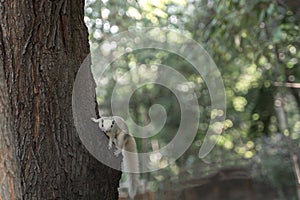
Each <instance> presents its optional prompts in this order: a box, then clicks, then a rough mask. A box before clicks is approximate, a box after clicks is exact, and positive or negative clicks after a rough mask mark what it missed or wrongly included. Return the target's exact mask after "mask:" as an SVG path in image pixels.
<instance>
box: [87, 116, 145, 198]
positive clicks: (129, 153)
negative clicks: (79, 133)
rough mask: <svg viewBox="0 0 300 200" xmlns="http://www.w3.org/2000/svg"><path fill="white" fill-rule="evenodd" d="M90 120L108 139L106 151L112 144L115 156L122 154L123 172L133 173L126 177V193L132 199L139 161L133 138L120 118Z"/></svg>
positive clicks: (135, 187)
mask: <svg viewBox="0 0 300 200" xmlns="http://www.w3.org/2000/svg"><path fill="white" fill-rule="evenodd" d="M91 120H93V121H94V122H96V123H98V124H99V127H100V129H101V130H102V131H103V132H104V133H105V134H106V135H107V136H108V137H109V142H108V149H111V148H112V144H113V143H114V144H115V145H116V147H117V149H116V150H115V152H114V154H115V156H118V155H119V154H120V153H121V152H122V153H123V156H124V160H123V161H124V169H125V171H129V172H134V173H128V175H127V182H128V183H129V186H128V187H129V188H128V193H129V197H130V198H131V199H133V198H134V196H135V195H136V192H137V189H138V186H139V174H138V173H139V161H138V156H137V148H136V142H135V139H134V137H132V136H131V135H130V134H129V130H128V127H127V125H126V123H125V122H124V120H123V119H122V118H121V117H118V116H112V117H100V118H99V119H95V118H91Z"/></svg>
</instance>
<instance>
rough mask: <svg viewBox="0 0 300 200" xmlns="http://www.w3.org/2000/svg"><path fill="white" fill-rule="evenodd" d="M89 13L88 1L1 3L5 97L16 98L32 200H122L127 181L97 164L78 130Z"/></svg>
mask: <svg viewBox="0 0 300 200" xmlns="http://www.w3.org/2000/svg"><path fill="white" fill-rule="evenodd" d="M83 7H84V1H83V0H59V1H54V0H52V1H50V0H41V1H33V0H31V1H30V0H28V1H25V0H9V1H1V2H0V19H1V21H0V59H1V61H3V63H2V64H1V66H0V67H1V68H3V70H4V72H5V81H6V84H7V90H6V91H5V92H3V93H0V95H2V96H3V97H5V94H6V93H7V94H8V98H9V103H8V105H7V106H8V108H9V110H10V112H11V115H12V125H13V136H14V137H15V139H16V153H17V158H18V159H19V166H18V167H16V168H19V169H20V179H21V189H22V198H24V199H117V198H118V191H117V188H118V184H119V179H120V176H121V173H120V172H118V171H116V170H113V169H110V168H108V167H106V166H105V165H103V164H101V163H100V162H98V161H97V160H96V159H95V158H94V157H92V156H91V155H90V154H89V153H88V152H87V151H86V149H85V148H84V147H83V145H82V144H81V141H80V139H79V137H78V135H77V133H76V129H75V128H74V125H73V118H72V88H73V83H74V80H75V75H76V73H77V71H78V69H79V67H80V64H81V62H82V61H83V60H84V58H85V57H86V56H87V55H88V53H89V46H88V35H87V30H86V27H85V25H84V22H83V13H84V10H83ZM0 72H1V71H0ZM87 81H90V82H91V84H94V81H93V80H92V78H91V79H90V80H87ZM94 95H95V94H94V91H92V90H91V91H90V96H88V97H87V98H90V99H93V98H94ZM4 103H6V102H4ZM0 105H1V104H0ZM90 106H91V108H92V109H93V111H95V109H94V108H95V103H94V101H93V102H92V103H91V105H90ZM94 115H95V112H94ZM4 117H5V116H4ZM7 119H8V120H9V118H7ZM9 123H10V122H7V124H9ZM8 134H11V133H10V132H8ZM102 139H103V140H101V141H99V143H102V142H103V145H101V146H105V147H106V146H107V140H106V138H105V137H104V135H103V137H102ZM1 142H2V141H1ZM0 145H2V144H0ZM0 150H2V149H0ZM104 153H109V152H108V151H107V152H104ZM0 155H1V154H0ZM11 156H13V155H11ZM16 160H17V159H16ZM17 180H18V179H15V181H17ZM16 185H18V183H17V182H16ZM0 191H1V190H0ZM0 194H1V192H0ZM15 195H16V196H17V194H15Z"/></svg>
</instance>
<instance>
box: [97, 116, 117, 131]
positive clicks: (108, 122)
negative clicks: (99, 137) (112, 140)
mask: <svg viewBox="0 0 300 200" xmlns="http://www.w3.org/2000/svg"><path fill="white" fill-rule="evenodd" d="M115 123H116V122H115V120H114V119H113V118H112V117H101V118H100V120H99V127H100V129H101V130H102V131H103V132H104V133H105V134H107V133H109V132H110V131H111V130H112V129H113V128H114V126H115Z"/></svg>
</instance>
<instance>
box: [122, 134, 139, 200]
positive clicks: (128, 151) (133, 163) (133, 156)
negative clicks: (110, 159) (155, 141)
mask: <svg viewBox="0 0 300 200" xmlns="http://www.w3.org/2000/svg"><path fill="white" fill-rule="evenodd" d="M126 143H127V144H125V148H124V150H123V156H124V170H125V172H126V174H127V183H128V193H129V197H130V198H131V199H133V198H134V196H135V195H136V193H137V189H138V186H139V160H138V155H137V151H136V143H135V140H134V138H133V137H131V136H129V138H128V140H127V142H126Z"/></svg>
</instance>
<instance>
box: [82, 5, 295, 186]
mask: <svg viewBox="0 0 300 200" xmlns="http://www.w3.org/2000/svg"><path fill="white" fill-rule="evenodd" d="M86 1H87V3H86V5H87V6H86V17H85V21H86V23H87V26H88V28H89V31H90V41H91V47H92V48H94V47H96V46H97V44H98V43H99V42H102V41H103V40H105V38H106V37H107V36H109V35H112V34H116V33H118V32H121V31H125V30H128V29H130V27H147V26H165V27H170V28H177V29H180V30H181V31H183V32H184V33H185V34H186V35H188V36H189V37H191V38H192V39H194V40H196V41H197V42H199V43H201V44H202V45H203V47H204V48H205V49H206V50H207V51H208V52H209V54H210V55H211V57H212V58H213V59H214V61H215V63H216V64H217V66H218V68H219V69H220V71H221V73H222V77H223V80H224V84H225V89H226V95H227V119H226V121H225V124H224V134H223V135H222V137H221V139H220V140H219V141H218V145H217V147H216V148H215V149H214V151H213V152H212V153H211V155H210V156H209V160H210V161H212V162H214V161H220V160H223V161H224V160H226V159H228V160H230V159H236V160H238V159H256V158H257V157H260V159H261V160H262V161H261V162H262V163H263V164H262V163H260V165H261V166H263V168H264V169H261V168H260V169H258V170H259V171H260V172H262V171H267V172H268V176H269V177H272V178H269V179H268V180H269V181H270V182H272V183H276V184H277V185H276V186H278V187H279V186H280V187H284V185H285V183H287V182H288V181H289V180H290V179H291V178H292V177H290V174H291V173H290V171H291V163H290V162H287V163H285V164H286V165H284V167H283V166H280V167H279V168H278V166H277V165H276V163H277V161H278V160H280V159H282V158H283V157H284V159H286V154H285V153H283V152H284V151H286V150H287V147H286V146H285V147H284V149H285V150H284V149H283V148H280V149H278V154H276V159H272V158H270V157H268V156H265V155H266V154H264V153H263V152H266V151H268V148H269V146H267V147H268V148H267V149H266V148H262V145H263V142H262V140H261V139H260V138H262V137H263V138H264V137H266V136H272V135H274V134H275V135H276V134H278V132H280V128H279V121H278V118H277V116H276V112H275V110H274V101H275V99H274V98H275V96H276V94H277V93H278V92H279V93H282V94H283V96H284V97H285V102H286V112H287V113H288V115H287V116H288V119H287V121H288V123H289V124H288V125H289V127H290V130H291V134H290V135H287V136H288V137H290V139H291V140H292V141H293V142H294V143H295V146H298V147H299V135H300V123H299V121H300V115H299V110H300V109H299V108H300V94H299V93H300V92H299V88H298V89H296V88H293V87H290V86H289V87H281V86H280V87H279V86H278V85H284V83H286V82H289V83H299V82H300V67H299V59H300V45H299V44H300V43H299V41H300V34H299V33H300V30H299V29H300V24H299V23H300V18H299V16H300V14H299V12H296V10H295V9H294V8H293V7H291V6H290V5H288V4H287V5H285V4H283V3H282V1H276V0H263V1H261V0H251V1H250V0H241V1H237V0H222V1H221V0H201V1H200V0H191V1H180V0H161V1H150V0H140V1H133V0H128V1H127V2H126V1H111V0H110V1H109V0H103V1H98V0H86ZM297 5H298V6H300V3H298V4H297ZM156 63H160V64H164V65H167V66H172V67H174V68H175V69H177V70H178V71H180V73H182V74H183V75H184V76H185V77H186V78H187V79H188V80H189V81H190V82H194V83H197V84H196V89H197V91H198V94H197V95H198V101H199V104H200V110H201V115H202V116H201V121H200V126H199V130H198V135H197V137H196V138H195V141H194V143H193V145H192V146H191V147H190V149H189V150H188V151H187V152H186V153H185V154H184V155H183V157H182V158H181V159H179V160H178V162H176V163H174V164H172V165H171V166H170V167H168V168H166V169H165V170H164V171H163V172H161V173H158V175H155V176H154V177H153V178H154V179H155V180H163V179H164V178H166V177H168V176H167V175H166V174H169V175H170V174H171V175H178V174H179V168H180V169H181V172H182V171H188V172H189V173H190V175H191V176H195V173H194V172H191V171H193V170H191V169H190V168H189V167H188V166H192V165H194V164H197V163H201V161H200V160H199V159H198V158H197V154H198V151H199V146H200V145H201V143H202V142H203V137H204V134H205V132H206V130H207V127H208V124H209V120H210V117H211V113H210V112H211V110H210V98H209V92H208V90H207V87H206V86H205V83H204V82H203V80H202V79H201V76H200V75H198V74H195V72H194V71H193V70H192V67H190V64H189V63H187V62H186V61H185V60H184V59H182V58H179V57H178V56H177V55H173V54H171V53H169V52H164V51H159V50H151V49H149V50H142V51H135V52H131V53H128V54H127V55H125V56H122V58H120V59H119V60H117V61H115V62H114V63H113V64H112V66H111V69H113V70H111V73H112V74H111V75H110V77H112V78H111V79H110V80H109V81H108V82H107V83H106V92H104V91H99V90H98V91H97V93H98V95H99V96H98V101H99V103H100V105H101V108H102V109H104V110H105V109H108V110H109V106H110V103H109V102H106V101H105V100H107V99H109V97H110V94H111V91H112V89H113V87H114V84H115V81H114V79H113V76H116V75H118V74H124V73H125V72H127V71H128V70H129V69H131V68H133V67H136V69H137V71H136V73H132V74H131V78H132V80H131V81H137V80H136V79H137V78H138V74H139V73H143V68H145V67H146V68H147V67H150V68H151V65H155V64H156ZM152 67H153V66H152ZM154 68H155V67H154ZM94 70H96V69H94ZM95 73H97V72H95ZM98 83H100V82H98ZM192 89H195V87H192ZM124 92H126V91H124ZM154 103H158V104H161V105H163V106H164V107H165V109H166V111H167V114H168V119H167V123H166V125H165V127H164V128H163V129H162V130H161V132H160V133H159V134H157V135H156V136H154V137H152V138H150V139H149V140H147V141H145V140H140V141H139V142H138V143H139V148H140V149H141V150H142V151H146V152H147V151H151V150H152V146H153V142H157V141H158V143H159V147H162V146H164V145H166V144H167V143H168V142H169V141H170V140H171V139H172V138H173V137H174V135H175V134H176V130H177V129H178V124H179V123H180V110H179V106H178V102H177V101H176V98H175V96H174V95H173V94H172V93H171V92H170V91H168V90H167V89H166V88H163V87H160V86H156V85H146V86H144V87H141V88H140V89H139V90H137V91H135V93H134V95H133V96H132V98H131V102H130V111H131V115H132V117H133V119H134V120H135V121H136V122H137V123H139V124H147V123H148V122H149V116H148V110H149V108H150V106H151V105H153V104H154ZM278 142H280V143H284V141H283V140H282V141H278ZM283 146H284V145H283ZM220 151H222V152H223V153H222V156H220V154H218V153H216V152H220ZM221 157H222V159H221ZM162 159H163V158H162ZM162 162H164V161H163V160H162ZM185 166H187V167H185ZM221 166H222V165H221ZM223 166H224V165H223ZM282 167H283V168H282ZM285 168H287V169H289V170H288V171H287V172H286V171H285V170H284V169H285ZM285 172H286V173H287V174H288V176H286V177H289V179H282V180H281V177H282V176H283V175H282V173H283V174H284V173H285Z"/></svg>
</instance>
